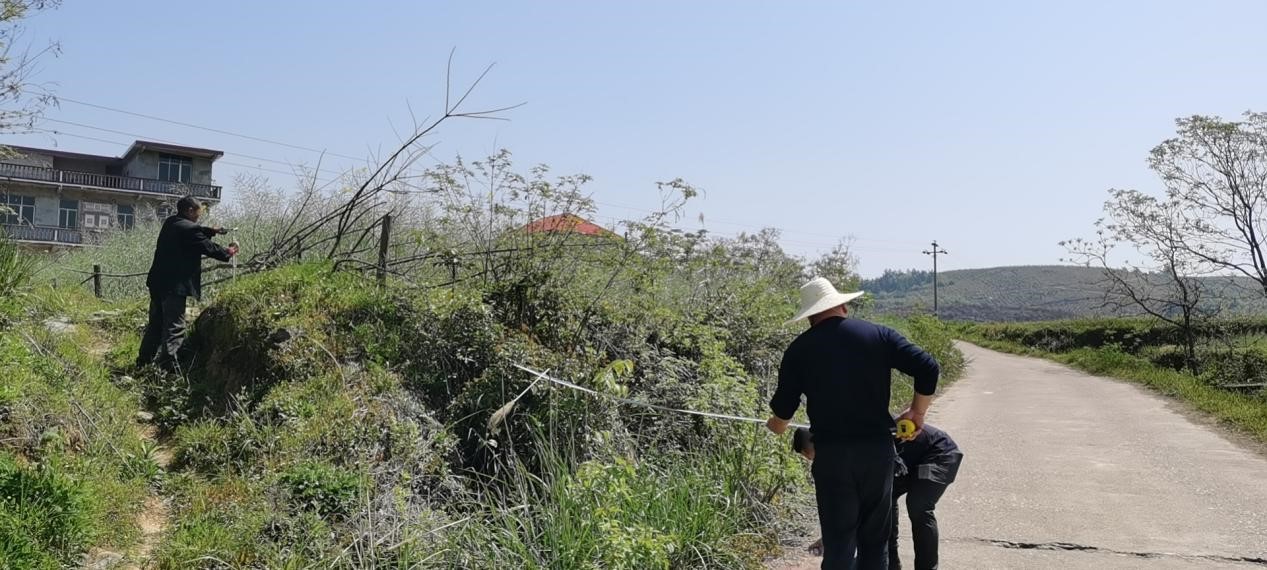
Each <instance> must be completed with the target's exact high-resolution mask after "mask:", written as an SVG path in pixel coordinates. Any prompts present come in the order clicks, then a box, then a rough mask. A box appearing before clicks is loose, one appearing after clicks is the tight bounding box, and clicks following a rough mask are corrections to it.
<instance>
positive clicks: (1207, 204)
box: [1140, 112, 1267, 295]
mask: <svg viewBox="0 0 1267 570" xmlns="http://www.w3.org/2000/svg"><path fill="white" fill-rule="evenodd" d="M1176 123H1177V125H1178V133H1177V135H1176V136H1175V137H1173V138H1171V139H1168V140H1166V141H1165V142H1162V143H1161V144H1160V145H1158V146H1157V147H1156V148H1154V149H1153V151H1152V154H1151V156H1150V157H1149V166H1150V167H1151V168H1152V169H1153V170H1154V171H1155V172H1157V174H1159V175H1160V176H1161V178H1162V181H1163V182H1164V183H1165V186H1166V197H1167V200H1166V201H1165V202H1153V203H1140V206H1141V207H1147V208H1150V209H1151V210H1150V211H1148V212H1141V215H1143V214H1147V215H1150V216H1153V217H1152V218H1148V219H1144V220H1143V221H1144V222H1146V223H1150V224H1151V223H1157V222H1155V221H1149V220H1158V221H1160V222H1162V223H1171V220H1170V219H1169V218H1167V217H1166V216H1168V215H1173V216H1174V217H1175V219H1174V220H1173V223H1174V224H1176V225H1177V228H1175V229H1176V230H1178V231H1177V234H1176V236H1175V238H1174V244H1173V247H1174V248H1175V249H1176V250H1178V251H1180V252H1182V253H1183V255H1184V256H1191V257H1194V258H1196V259H1198V260H1200V261H1201V262H1203V263H1206V264H1209V265H1210V266H1212V267H1213V268H1215V269H1217V270H1219V271H1222V272H1230V273H1234V274H1240V275H1244V276H1247V277H1249V278H1251V279H1253V280H1254V282H1255V283H1256V284H1257V286H1258V288H1259V289H1261V291H1262V293H1263V294H1264V295H1267V257H1265V254H1264V251H1263V249H1264V243H1263V241H1264V231H1267V227H1264V209H1265V208H1267V114H1264V113H1254V112H1246V113H1245V115H1244V120H1243V121H1224V120H1222V119H1220V118H1218V117H1204V116H1192V117H1188V118H1184V119H1179V120H1178V121H1176ZM1162 207H1164V208H1165V209H1166V212H1161V211H1159V210H1158V208H1162ZM1172 209H1173V211H1171V210H1172Z"/></svg>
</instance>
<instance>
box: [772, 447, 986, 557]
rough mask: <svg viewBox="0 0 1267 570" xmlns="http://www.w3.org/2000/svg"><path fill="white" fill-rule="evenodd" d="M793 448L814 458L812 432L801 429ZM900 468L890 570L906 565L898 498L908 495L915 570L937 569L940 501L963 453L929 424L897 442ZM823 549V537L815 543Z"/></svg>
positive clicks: (812, 548)
mask: <svg viewBox="0 0 1267 570" xmlns="http://www.w3.org/2000/svg"><path fill="white" fill-rule="evenodd" d="M792 449H793V450H794V451H796V452H797V453H800V454H801V455H803V456H805V458H806V459H809V460H810V461H813V460H814V441H813V436H812V435H811V434H810V431H809V430H807V429H804V428H799V429H797V430H796V433H795V434H793V436H792ZM897 451H898V467H897V469H895V472H894V480H893V529H892V532H890V533H889V570H897V569H900V568H901V567H902V563H901V561H900V560H899V559H898V553H897V550H898V549H897V537H898V515H897V510H898V509H897V501H898V498H900V497H901V496H902V495H906V511H907V515H908V516H910V519H911V539H912V542H914V545H915V570H936V569H937V567H938V566H937V563H938V561H937V558H938V557H937V542H938V532H937V515H936V512H935V511H936V509H937V501H939V500H940V499H941V497H942V495H943V494H944V493H945V492H946V488H947V487H949V486H950V484H951V483H954V482H955V476H956V475H957V474H958V473H959V464H960V463H961V462H962V461H963V453H962V452H961V451H960V450H959V446H958V445H957V444H955V440H953V439H951V438H950V435H949V434H947V433H946V432H944V431H942V430H940V429H937V428H936V427H933V426H931V425H928V424H924V429H923V430H921V431H920V432H919V434H917V435H916V436H915V438H914V439H912V440H910V441H901V440H899V441H898V442H897ZM810 551H811V552H814V553H815V554H821V552H822V539H819V540H818V541H817V542H815V543H814V544H813V545H812V546H810Z"/></svg>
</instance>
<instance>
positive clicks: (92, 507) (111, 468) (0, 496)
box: [0, 290, 161, 568]
mask: <svg viewBox="0 0 1267 570" xmlns="http://www.w3.org/2000/svg"><path fill="white" fill-rule="evenodd" d="M104 308H106V307H105V306H104V305H102V304H100V303H98V302H96V301H95V300H93V299H91V298H90V297H88V296H87V295H83V294H77V293H74V292H69V293H67V292H61V293H58V292H54V291H51V290H43V291H38V292H35V293H29V294H23V295H20V296H16V297H13V298H9V299H4V300H0V378H3V379H4V381H3V383H0V567H12V568H59V567H63V566H66V565H73V564H74V563H75V562H76V561H78V559H79V557H80V555H81V554H83V553H84V552H86V551H87V550H88V548H89V547H94V546H95V547H101V548H109V549H114V550H123V551H126V549H128V548H129V547H130V546H132V545H134V544H135V543H136V541H137V539H138V536H139V529H138V525H137V520H136V515H137V513H138V512H139V511H140V510H141V506H142V504H143V502H144V500H145V498H146V497H147V496H149V495H150V494H151V492H152V489H153V488H154V487H155V486H157V485H158V484H159V483H160V477H161V473H160V470H159V468H158V466H157V463H156V462H155V460H154V457H153V456H152V452H153V448H152V447H151V446H150V445H148V444H147V443H146V442H145V440H144V439H143V437H142V436H141V427H142V426H140V425H138V424H136V423H135V415H136V412H137V411H139V410H140V405H139V401H138V398H136V397H135V395H133V394H132V393H131V392H130V391H129V390H128V389H127V387H125V386H120V385H119V384H118V383H116V382H114V381H113V376H112V374H111V373H110V367H109V366H107V365H106V364H105V362H106V361H107V360H109V359H110V358H111V356H113V355H112V354H109V353H104V354H103V352H102V350H103V349H104V347H105V346H107V345H108V344H109V343H110V339H113V338H116V337H119V336H126V334H127V333H126V332H124V331H123V330H122V328H121V327H120V319H121V318H122V317H120V316H119V315H112V314H105V315H102V314H96V315H94V312H95V311H98V310H100V309H104ZM54 316H57V317H64V318H65V319H66V320H68V321H70V322H72V323H74V328H73V329H72V330H70V331H68V332H62V333H57V334H54V333H52V332H50V331H49V330H48V327H47V326H46V325H45V324H44V321H45V320H46V319H49V318H52V317H54Z"/></svg>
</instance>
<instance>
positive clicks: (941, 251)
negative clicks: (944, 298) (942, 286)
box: [924, 240, 950, 317]
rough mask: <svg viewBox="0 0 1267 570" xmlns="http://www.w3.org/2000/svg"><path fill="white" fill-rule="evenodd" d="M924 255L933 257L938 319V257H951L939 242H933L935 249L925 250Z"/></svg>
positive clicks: (934, 289)
mask: <svg viewBox="0 0 1267 570" xmlns="http://www.w3.org/2000/svg"><path fill="white" fill-rule="evenodd" d="M924 255H931V256H933V316H934V317H936V316H938V314H937V256H938V255H950V254H949V252H947V251H946V250H944V249H942V248H941V246H940V245H937V240H933V249H932V250H931V251H930V250H925V251H924Z"/></svg>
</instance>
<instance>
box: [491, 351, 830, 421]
mask: <svg viewBox="0 0 1267 570" xmlns="http://www.w3.org/2000/svg"><path fill="white" fill-rule="evenodd" d="M514 367H515V368H518V369H520V370H523V371H524V372H527V373H529V374H532V375H533V376H536V377H537V378H538V379H539V380H545V381H547V382H552V383H554V384H557V385H559V386H563V387H564V388H570V389H572V390H577V391H580V392H585V393H586V394H593V395H595V396H601V397H604V398H607V399H609V400H615V401H617V402H620V403H622V404H628V405H630V406H639V407H643V408H651V409H653V410H660V411H661V412H670V413H674V414H686V415H688V416H701V417H705V418H715V419H719V420H730V421H734V422H746V423H751V424H761V425H765V422H766V421H765V420H761V419H757V418H745V417H743V416H732V415H730V414H715V413H713V412H697V411H695V410H683V409H681V408H670V407H668V406H661V405H659V404H652V403H650V402H639V401H637V400H630V399H629V398H621V397H619V396H613V395H611V394H604V393H602V392H599V391H598V390H593V389H590V388H586V387H584V386H580V385H577V384H573V383H571V382H568V381H567V380H560V379H558V378H554V377H552V376H550V375H548V374H546V373H545V372H538V371H536V370H533V369H531V368H528V367H527V366H521V365H519V364H515V365H514ZM788 427H793V428H806V429H808V428H809V426H807V425H805V424H795V423H790V424H788Z"/></svg>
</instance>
